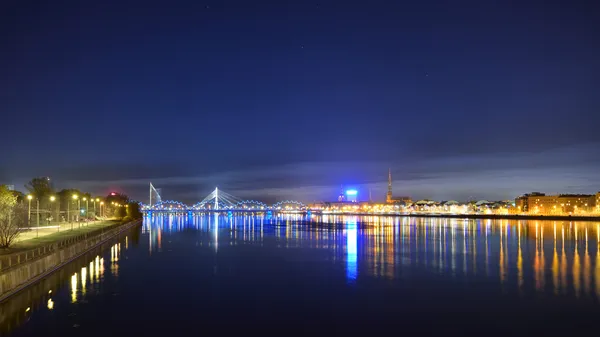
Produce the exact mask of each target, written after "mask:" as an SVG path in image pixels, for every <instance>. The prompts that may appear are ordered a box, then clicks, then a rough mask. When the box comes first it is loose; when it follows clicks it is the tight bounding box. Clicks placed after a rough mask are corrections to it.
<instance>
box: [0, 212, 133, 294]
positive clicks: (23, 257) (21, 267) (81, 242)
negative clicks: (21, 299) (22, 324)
mask: <svg viewBox="0 0 600 337" xmlns="http://www.w3.org/2000/svg"><path fill="white" fill-rule="evenodd" d="M140 224H141V220H136V221H132V222H129V223H126V224H123V225H119V226H115V227H112V228H109V229H99V230H97V231H94V232H90V233H85V234H82V235H80V236H77V237H71V238H69V239H66V240H63V241H58V242H54V243H51V244H48V245H46V246H43V247H38V248H36V249H32V250H28V251H25V252H20V253H15V254H11V255H6V256H1V257H0V303H1V302H3V301H4V300H5V299H7V298H8V297H10V296H12V295H14V294H16V293H17V292H19V291H21V290H23V289H25V288H26V287H28V286H29V285H32V284H34V283H36V282H38V281H40V280H42V279H43V278H45V277H47V276H49V275H50V274H52V273H53V272H55V271H57V270H59V269H60V268H61V267H63V266H65V265H66V264H68V263H70V262H71V261H73V260H75V259H77V258H78V257H80V256H82V255H83V254H85V253H86V252H88V251H90V250H91V249H94V248H96V247H98V246H100V245H102V244H103V243H105V242H107V241H108V240H111V239H113V238H115V237H117V236H119V234H122V233H124V232H127V231H129V230H130V229H132V228H134V227H136V226H138V225H140Z"/></svg>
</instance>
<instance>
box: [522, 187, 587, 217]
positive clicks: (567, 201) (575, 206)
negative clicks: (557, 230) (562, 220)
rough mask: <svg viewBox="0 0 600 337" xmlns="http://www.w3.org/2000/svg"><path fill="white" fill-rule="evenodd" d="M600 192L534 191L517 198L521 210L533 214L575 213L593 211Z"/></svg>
mask: <svg viewBox="0 0 600 337" xmlns="http://www.w3.org/2000/svg"><path fill="white" fill-rule="evenodd" d="M597 196H598V194H596V195H591V194H558V195H546V194H544V193H540V192H534V193H529V194H525V195H522V196H520V197H517V198H516V199H515V206H516V207H517V209H518V210H519V211H520V212H525V213H533V214H573V213H579V212H590V211H593V210H594V208H595V207H596V204H597V199H598V197H597Z"/></svg>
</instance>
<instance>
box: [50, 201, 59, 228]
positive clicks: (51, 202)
mask: <svg viewBox="0 0 600 337" xmlns="http://www.w3.org/2000/svg"><path fill="white" fill-rule="evenodd" d="M55 200H56V197H55V196H53V195H51V196H50V205H52V204H53V203H54V201H55ZM50 208H52V206H50ZM50 214H52V212H50ZM59 216H60V214H58V215H57V216H56V218H57V219H58V217H59ZM51 217H52V216H51ZM58 229H59V230H60V222H59V223H58Z"/></svg>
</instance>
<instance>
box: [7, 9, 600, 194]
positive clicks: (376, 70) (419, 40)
mask: <svg viewBox="0 0 600 337" xmlns="http://www.w3.org/2000/svg"><path fill="white" fill-rule="evenodd" d="M0 6H1V13H3V14H2V18H1V19H2V20H0V27H1V29H2V30H1V31H2V35H1V36H0V43H1V45H2V46H3V47H2V52H1V53H0V58H1V59H0V61H1V65H2V66H1V68H0V70H1V73H0V95H1V97H0V112H1V114H2V123H1V124H2V129H3V130H2V132H0V154H1V156H0V161H1V166H0V182H3V183H12V184H15V185H17V187H18V188H19V187H21V186H22V185H23V183H24V182H25V181H26V180H27V179H28V178H30V177H32V176H36V175H49V176H52V177H53V178H54V181H56V183H57V185H59V186H60V187H80V188H82V189H89V190H91V191H94V192H97V193H105V192H107V191H108V190H110V189H120V190H122V191H124V192H126V193H128V194H130V195H132V196H133V197H135V198H138V199H140V200H145V198H147V196H146V195H145V194H144V193H145V191H146V190H147V182H148V181H153V182H154V184H155V185H156V186H157V187H162V191H163V197H164V198H169V199H180V200H182V201H187V202H192V201H195V200H197V199H202V197H203V196H204V195H205V194H208V193H209V192H210V191H211V190H212V188H214V186H215V185H218V186H219V187H220V188H222V189H223V190H225V191H228V192H229V193H232V194H235V195H239V196H242V197H248V198H260V199H263V200H275V199H281V198H296V199H301V200H304V201H311V200H323V199H333V198H335V196H336V195H337V193H338V191H339V185H340V184H346V185H349V186H350V185H352V186H355V187H357V188H359V189H360V190H361V193H362V196H363V198H366V197H367V191H368V189H369V188H371V189H372V191H373V196H374V198H375V199H383V197H384V194H385V180H386V178H387V168H388V167H391V168H392V171H393V174H394V190H395V193H396V194H399V195H405V194H408V195H411V196H413V197H414V198H435V199H459V200H463V199H470V198H476V199H483V198H486V199H506V198H513V197H514V196H515V195H518V194H521V193H524V192H529V191H531V190H541V191H546V192H550V193H552V192H589V193H591V192H595V191H597V190H600V177H599V175H598V172H600V150H599V149H600V147H599V146H598V145H599V144H600V133H599V132H598V125H600V77H599V75H600V61H599V60H600V44H599V43H598V41H600V25H598V22H600V15H599V14H598V13H600V11H599V10H598V7H599V6H598V5H597V4H596V3H595V2H594V1H562V2H560V3H559V2H547V1H517V2H508V1H494V2H492V1H481V0H479V1H410V2H405V1H241V0H238V1H148V0H147V1H93V2H92V1H61V2H58V3H52V4H50V3H48V2H46V1H43V2H42V1H39V2H37V1H14V0H9V1H4V2H2V4H1V5H0Z"/></svg>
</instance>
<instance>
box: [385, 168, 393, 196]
mask: <svg viewBox="0 0 600 337" xmlns="http://www.w3.org/2000/svg"><path fill="white" fill-rule="evenodd" d="M392 199H393V196H392V169H388V190H387V195H386V198H385V200H386V201H387V203H388V204H391V203H392V202H393V200H392Z"/></svg>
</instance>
